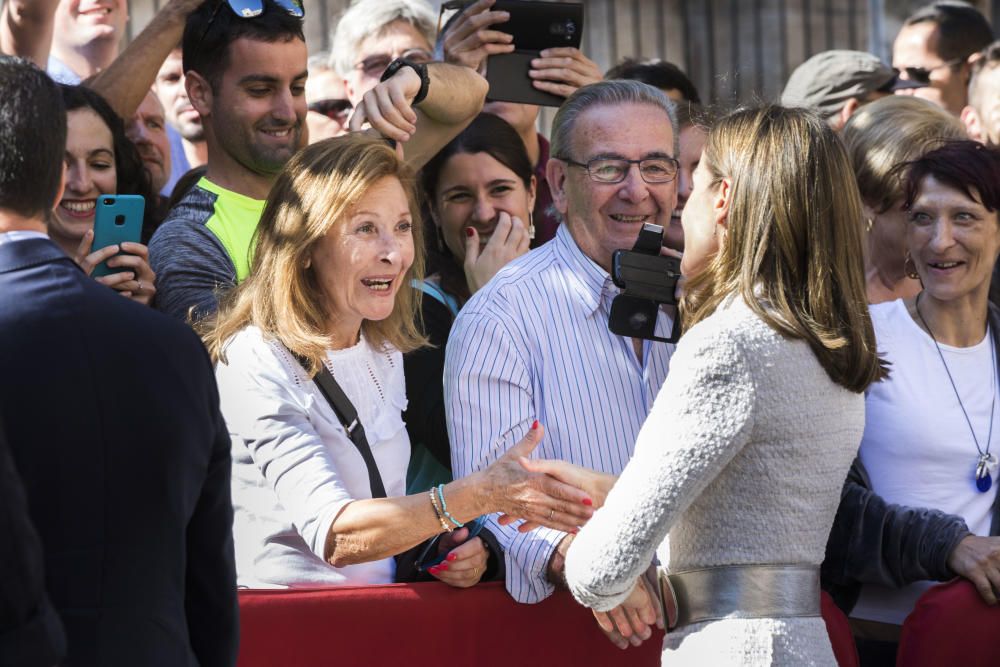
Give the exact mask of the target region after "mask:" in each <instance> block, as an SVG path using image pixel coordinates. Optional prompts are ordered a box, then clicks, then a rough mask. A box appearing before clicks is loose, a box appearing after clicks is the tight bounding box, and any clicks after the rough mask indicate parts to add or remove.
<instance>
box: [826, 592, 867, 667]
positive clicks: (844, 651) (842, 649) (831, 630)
mask: <svg viewBox="0 0 1000 667" xmlns="http://www.w3.org/2000/svg"><path fill="white" fill-rule="evenodd" d="M819 601H820V610H821V613H822V614H823V621H825V622H826V631H827V633H828V634H829V635H830V643H831V644H832V645H833V656H834V657H835V658H836V659H837V664H838V665H840V667H858V665H859V664H860V661H859V659H858V649H857V647H856V646H855V645H854V636H853V635H852V634H851V624H850V623H849V622H848V620H847V615H846V614H844V612H842V611H840V607H838V606H837V605H836V604H835V603H834V601H833V598H832V597H830V595H829V594H828V593H827V592H826V591H820V598H819Z"/></svg>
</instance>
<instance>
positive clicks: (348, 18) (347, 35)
mask: <svg viewBox="0 0 1000 667" xmlns="http://www.w3.org/2000/svg"><path fill="white" fill-rule="evenodd" d="M398 20H403V21H406V22H407V23H409V24H411V25H412V26H413V27H414V28H416V29H417V32H419V33H420V34H421V35H423V36H424V37H425V38H426V39H427V43H428V44H429V45H430V47H431V48H432V49H433V48H434V39H435V37H436V35H435V34H434V32H435V30H436V29H437V15H436V14H435V13H434V9H433V8H432V7H431V6H430V4H428V3H427V2H426V0H355V2H354V3H353V4H352V5H351V6H350V7H349V8H348V9H347V11H346V12H344V15H343V16H341V17H340V21H338V22H337V27H336V28H335V29H334V31H333V37H332V38H331V42H332V48H331V49H330V65H331V66H332V67H333V69H334V70H336V71H337V73H338V74H340V75H341V76H343V77H346V76H347V75H348V74H349V73H350V71H351V69H352V68H353V67H354V58H355V57H356V56H357V52H358V47H359V46H360V45H361V42H362V41H364V39H365V38H366V37H369V36H371V35H378V34H379V33H380V32H382V30H383V29H384V28H385V26H387V25H389V24H390V23H392V22H393V21H398Z"/></svg>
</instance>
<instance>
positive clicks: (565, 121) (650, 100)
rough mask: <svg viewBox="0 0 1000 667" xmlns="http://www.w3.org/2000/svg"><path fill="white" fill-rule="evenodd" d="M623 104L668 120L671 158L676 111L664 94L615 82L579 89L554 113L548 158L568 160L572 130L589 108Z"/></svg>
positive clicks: (677, 139) (677, 135)
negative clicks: (654, 109) (648, 108)
mask: <svg viewBox="0 0 1000 667" xmlns="http://www.w3.org/2000/svg"><path fill="white" fill-rule="evenodd" d="M625 104H642V105H648V106H653V107H657V108H659V109H662V110H663V112H664V113H665V114H667V116H668V117H669V118H670V129H671V130H672V131H673V134H674V155H675V156H676V155H677V153H678V151H679V146H680V130H679V128H678V126H677V109H676V108H675V107H674V103H673V102H671V101H670V99H669V98H668V97H667V96H666V95H664V94H663V91H661V90H659V89H658V88H654V87H653V86H650V85H648V84H645V83H642V82H640V81H631V80H622V79H616V80H612V81H598V82H597V83H592V84H590V85H589V86H584V87H583V88H579V89H578V90H577V91H576V92H575V93H573V94H572V95H570V96H569V97H568V98H567V99H566V101H565V102H563V105H562V106H561V107H559V111H557V112H556V117H555V118H554V119H553V120H552V144H551V147H550V148H551V154H552V155H553V156H554V157H557V158H558V157H569V150H570V145H571V141H572V138H573V130H574V128H575V127H576V121H577V119H578V118H579V117H580V114H582V113H583V112H585V111H586V110H587V109H590V108H592V107H600V106H611V107H620V106H622V105H625Z"/></svg>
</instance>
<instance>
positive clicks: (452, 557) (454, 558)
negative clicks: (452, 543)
mask: <svg viewBox="0 0 1000 667" xmlns="http://www.w3.org/2000/svg"><path fill="white" fill-rule="evenodd" d="M457 558H458V556H456V555H455V554H448V560H456V559H457Z"/></svg>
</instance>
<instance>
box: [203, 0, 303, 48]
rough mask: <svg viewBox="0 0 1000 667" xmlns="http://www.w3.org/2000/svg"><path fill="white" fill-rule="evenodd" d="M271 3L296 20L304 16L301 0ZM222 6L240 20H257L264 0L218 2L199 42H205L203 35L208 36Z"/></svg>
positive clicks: (283, 0) (275, 0) (223, 0)
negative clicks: (227, 8) (227, 7)
mask: <svg viewBox="0 0 1000 667" xmlns="http://www.w3.org/2000/svg"><path fill="white" fill-rule="evenodd" d="M273 1H274V4H276V5H278V6H279V7H281V8H282V9H284V10H285V11H286V12H288V13H289V14H291V15H292V16H294V17H296V18H302V17H303V16H305V14H306V9H305V7H304V6H303V4H302V0H273ZM223 5H228V6H229V9H231V10H232V12H233V14H236V15H237V16H239V17H240V18H241V19H253V18H257V17H258V16H260V15H261V14H263V13H264V0H219V3H218V4H217V5H216V6H215V11H214V12H212V17H211V18H210V19H208V23H206V24H205V30H204V31H202V33H201V40H199V41H204V40H205V35H207V34H208V29H209V28H211V27H212V24H213V23H214V22H215V17H216V16H218V15H219V10H220V9H222V7H223Z"/></svg>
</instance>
